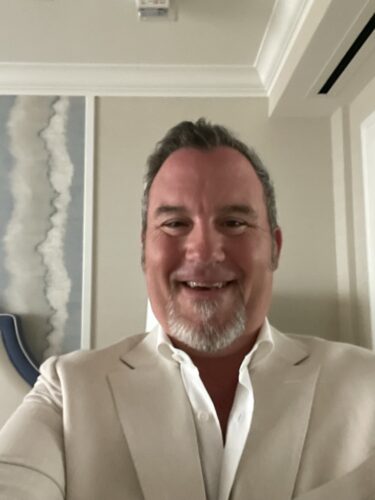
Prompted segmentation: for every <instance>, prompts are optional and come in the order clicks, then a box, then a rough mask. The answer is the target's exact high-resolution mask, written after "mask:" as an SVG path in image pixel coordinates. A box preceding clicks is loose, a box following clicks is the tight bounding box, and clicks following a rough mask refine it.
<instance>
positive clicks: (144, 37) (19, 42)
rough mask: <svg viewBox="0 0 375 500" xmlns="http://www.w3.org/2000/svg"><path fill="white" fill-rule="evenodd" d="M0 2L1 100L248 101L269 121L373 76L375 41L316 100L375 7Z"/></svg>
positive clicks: (373, 0)
mask: <svg viewBox="0 0 375 500" xmlns="http://www.w3.org/2000/svg"><path fill="white" fill-rule="evenodd" d="M172 1H174V2H175V7H176V11H177V20H176V21H168V20H164V21H162V20H157V21H140V20H139V19H138V16H137V11H136V5H135V0H12V1H9V0H0V8H1V11H2V16H1V19H0V93H12V92H13V93H15V92H19V93H29V92H34V93H56V91H57V89H60V91H61V92H65V93H73V94H79V93H86V94H87V93H92V94H99V95H167V96H169V95H174V96H223V97H229V96H240V97H243V96H256V97H264V98H268V100H269V110H270V114H271V113H283V114H284V113H289V114H301V113H303V114H326V113H330V112H331V111H332V110H333V109H334V108H335V107H336V106H337V104H338V103H340V102H341V101H342V100H344V99H345V98H346V97H347V95H348V93H350V92H352V91H353V89H357V88H359V87H360V86H363V85H364V84H365V83H366V82H367V81H369V79H370V78H372V77H374V76H375V40H374V38H375V35H374V33H372V35H371V36H370V37H369V38H368V40H367V41H366V43H365V44H364V45H363V47H362V48H361V49H360V51H359V52H358V54H357V56H356V57H355V58H354V59H353V61H352V62H351V63H350V65H349V66H348V68H347V69H346V70H345V71H344V73H343V74H342V76H341V77H340V78H339V79H338V81H337V83H336V84H335V85H334V86H333V87H332V90H331V91H330V92H329V94H328V95H325V96H321V95H320V96H319V95H317V92H318V91H319V89H320V88H321V86H322V85H323V83H324V82H325V81H326V80H327V78H328V76H329V75H330V74H331V72H332V71H333V70H334V68H335V67H336V66H337V64H338V63H339V61H340V60H341V58H342V57H343V56H344V54H345V53H346V51H347V50H348V48H349V47H350V46H351V45H352V43H353V41H354V40H355V38H356V37H357V35H358V33H360V32H361V30H362V28H363V27H364V26H365V24H366V23H367V22H368V20H369V19H370V18H371V16H372V15H373V14H374V12H375V0H172Z"/></svg>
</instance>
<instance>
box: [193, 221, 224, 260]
mask: <svg viewBox="0 0 375 500" xmlns="http://www.w3.org/2000/svg"><path fill="white" fill-rule="evenodd" d="M186 259H187V260H188V261H192V262H197V263H204V264H206V263H215V262H223V261H224V259H225V253H224V241H223V235H222V234H220V233H219V232H218V231H217V230H215V228H214V227H210V226H209V225H206V224H196V225H195V226H194V228H193V229H192V230H191V231H190V233H189V235H188V237H187V241H186Z"/></svg>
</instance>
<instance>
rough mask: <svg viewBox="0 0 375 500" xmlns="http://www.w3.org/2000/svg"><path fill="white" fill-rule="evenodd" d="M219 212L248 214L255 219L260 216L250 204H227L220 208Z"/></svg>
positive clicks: (224, 213) (223, 213)
mask: <svg viewBox="0 0 375 500" xmlns="http://www.w3.org/2000/svg"><path fill="white" fill-rule="evenodd" d="M219 212H220V213H221V214H222V215H226V214H233V213H239V214H241V215H248V216H250V217H251V218H253V219H257V218H258V214H257V212H256V211H255V210H254V209H253V208H252V207H251V206H250V205H237V204H235V205H225V206H224V207H221V208H220V210H219Z"/></svg>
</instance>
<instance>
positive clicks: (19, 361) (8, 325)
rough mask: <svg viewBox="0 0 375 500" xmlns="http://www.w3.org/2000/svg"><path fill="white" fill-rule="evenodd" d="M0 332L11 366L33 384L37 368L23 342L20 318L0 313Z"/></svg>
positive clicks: (36, 376) (36, 375)
mask: <svg viewBox="0 0 375 500" xmlns="http://www.w3.org/2000/svg"><path fill="white" fill-rule="evenodd" d="M0 333H1V337H2V339H3V343H4V347H5V350H6V352H7V354H8V356H9V359H10V361H11V362H12V363H13V366H14V367H15V369H16V370H17V372H18V373H19V374H20V375H21V377H22V378H23V379H24V380H26V382H27V383H28V384H30V385H31V386H33V385H34V383H35V381H36V379H37V378H38V375H39V370H38V366H37V364H36V363H35V361H34V360H33V359H32V357H31V355H30V354H29V353H28V350H27V348H26V346H25V344H24V342H23V339H22V328H21V320H20V318H19V317H17V316H16V315H15V314H3V313H0Z"/></svg>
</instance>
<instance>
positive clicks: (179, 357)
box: [156, 318, 275, 373]
mask: <svg viewBox="0 0 375 500" xmlns="http://www.w3.org/2000/svg"><path fill="white" fill-rule="evenodd" d="M156 330H157V341H156V349H157V351H158V352H159V354H160V355H161V356H163V357H164V358H166V359H168V360H170V361H175V362H177V363H179V364H186V365H189V366H194V367H195V365H194V363H193V362H192V360H191V358H190V356H189V355H188V354H186V352H185V351H182V350H181V349H177V348H176V347H175V346H174V345H173V344H172V342H171V339H170V338H169V337H168V335H167V334H166V333H165V332H164V330H163V328H162V327H161V325H160V324H158V325H157V327H156ZM274 346H275V343H274V340H273V337H272V332H271V326H270V324H269V321H268V319H267V318H265V320H264V323H263V325H262V327H261V329H260V331H259V333H258V337H257V340H256V342H255V344H254V345H253V347H252V349H251V350H250V352H248V353H247V354H246V356H245V357H244V359H243V361H242V363H241V366H240V373H241V371H243V370H244V369H245V368H246V367H250V366H251V367H253V366H255V365H257V364H259V363H260V362H261V361H264V359H265V358H266V357H268V356H269V354H270V353H271V352H272V351H273V349H274Z"/></svg>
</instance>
